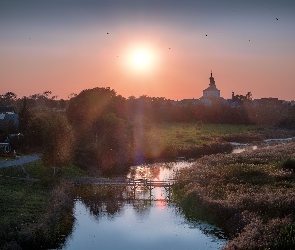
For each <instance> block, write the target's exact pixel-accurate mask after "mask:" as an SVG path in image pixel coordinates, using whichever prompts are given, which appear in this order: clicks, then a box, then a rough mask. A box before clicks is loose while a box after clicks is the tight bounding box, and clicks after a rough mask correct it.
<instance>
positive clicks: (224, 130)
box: [146, 123, 258, 148]
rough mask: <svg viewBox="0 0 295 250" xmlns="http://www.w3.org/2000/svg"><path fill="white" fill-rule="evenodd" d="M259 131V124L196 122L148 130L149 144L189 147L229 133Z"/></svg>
mask: <svg viewBox="0 0 295 250" xmlns="http://www.w3.org/2000/svg"><path fill="white" fill-rule="evenodd" d="M251 132H253V133H254V132H258V127H257V126H250V125H249V126H246V125H227V124H203V125H198V124H196V123H168V124H158V125H153V126H151V128H150V130H149V131H147V132H146V139H147V144H150V145H154V146H155V145H156V146H157V147H165V146H167V145H174V146H176V147H180V148H181V147H189V146H192V145H197V146H198V145H202V144H210V143H213V142H214V141H216V139H217V138H219V137H221V136H224V135H229V134H246V133H251Z"/></svg>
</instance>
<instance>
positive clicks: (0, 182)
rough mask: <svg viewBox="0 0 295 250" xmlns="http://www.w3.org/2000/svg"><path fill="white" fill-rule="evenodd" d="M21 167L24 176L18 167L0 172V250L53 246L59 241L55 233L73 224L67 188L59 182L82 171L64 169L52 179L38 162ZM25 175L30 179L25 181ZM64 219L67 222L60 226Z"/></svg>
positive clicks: (48, 172)
mask: <svg viewBox="0 0 295 250" xmlns="http://www.w3.org/2000/svg"><path fill="white" fill-rule="evenodd" d="M23 167H24V169H25V171H26V173H24V171H23V170H22V168H21V167H8V168H1V169H0V211H1V213H0V242H1V243H0V249H2V248H5V247H6V248H7V249H14V248H15V249H17V246H21V247H24V248H26V247H28V248H30V247H38V248H39V247H40V246H41V245H42V244H43V245H44V244H45V245H46V244H49V245H47V246H50V247H57V246H58V245H59V244H60V243H61V242H62V240H63V239H60V238H59V237H58V236H59V234H63V233H61V232H67V231H69V230H70V229H71V225H72V224H71V223H72V221H73V217H71V216H72V215H71V211H69V210H71V209H72V205H73V202H72V201H71V200H70V199H69V197H68V195H69V192H70V186H69V184H67V183H65V182H63V181H62V179H63V178H67V177H76V176H82V175H84V172H83V171H82V170H80V169H79V168H77V167H75V166H67V167H65V168H63V169H61V170H60V172H59V173H58V175H57V176H56V177H53V170H52V169H49V168H45V167H44V166H43V165H42V162H41V161H37V162H33V163H29V164H26V165H24V166H23ZM27 174H29V177H30V178H32V179H33V180H32V179H26V177H27ZM65 212H66V213H67V214H65ZM64 220H68V223H61V222H62V221H63V222H64ZM63 225H66V228H65V227H64V226H63ZM48 230H49V231H48ZM49 232H50V233H49ZM57 241H58V242H57ZM42 242H43V243H42ZM46 242H47V243H46ZM32 244H33V245H32ZM34 244H35V245H34Z"/></svg>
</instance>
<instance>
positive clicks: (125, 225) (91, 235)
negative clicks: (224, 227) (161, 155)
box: [63, 162, 226, 250]
mask: <svg viewBox="0 0 295 250" xmlns="http://www.w3.org/2000/svg"><path fill="white" fill-rule="evenodd" d="M190 164H191V163H187V162H178V163H169V164H153V165H145V166H136V167H132V168H131V171H130V173H129V174H128V177H130V178H135V179H148V180H153V181H162V180H171V179H173V177H174V175H175V174H176V173H177V171H178V170H179V169H181V168H183V167H187V166H189V165H190ZM129 191H130V190H129ZM90 192H94V193H95V192H96V189H95V188H94V190H91V191H90ZM112 197H113V198H111V199H109V198H106V196H104V197H96V198H89V196H86V198H85V197H82V196H81V197H80V196H79V195H77V198H76V201H75V208H74V215H75V218H76V220H75V224H74V228H73V232H72V234H71V235H70V236H69V237H68V239H67V241H66V243H65V245H64V247H63V249H67V250H76V249H77V250H78V249H108V250H115V249H116V250H117V249H128V250H135V249H141V250H145V249H147V250H148V249H149V250H150V249H154V250H166V249H167V250H168V249H169V250H180V249H181V250H192V249H194V250H196V249H200V250H201V249H202V250H203V249H221V248H222V247H223V246H224V245H225V244H226V240H225V238H224V237H223V233H222V231H221V230H220V229H218V228H216V227H215V226H213V225H209V224H206V223H204V222H200V221H189V220H188V219H187V218H186V217H185V216H184V214H183V213H182V211H181V209H180V208H179V207H178V206H177V205H176V204H174V203H172V202H169V194H168V191H166V190H165V188H163V187H157V188H154V189H153V190H152V192H151V193H150V191H148V190H144V189H141V188H137V189H136V192H135V193H133V198H132V199H127V198H128V197H130V196H129V195H128V190H124V191H120V194H118V193H117V194H113V196H112ZM91 199H94V200H95V201H91Z"/></svg>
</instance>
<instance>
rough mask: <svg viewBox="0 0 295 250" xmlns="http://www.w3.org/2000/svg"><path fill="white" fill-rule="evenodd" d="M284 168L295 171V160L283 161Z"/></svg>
mask: <svg viewBox="0 0 295 250" xmlns="http://www.w3.org/2000/svg"><path fill="white" fill-rule="evenodd" d="M282 168H283V169H289V170H292V171H295V159H292V158H288V159H286V160H285V161H283V163H282Z"/></svg>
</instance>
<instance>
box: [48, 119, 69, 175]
mask: <svg viewBox="0 0 295 250" xmlns="http://www.w3.org/2000/svg"><path fill="white" fill-rule="evenodd" d="M49 118H50V119H49V120H48V121H47V123H46V125H45V127H44V129H43V154H42V161H43V163H44V165H45V166H47V167H53V169H54V175H55V173H56V172H57V171H58V169H59V168H61V167H63V166H65V165H67V164H68V163H69V162H70V161H71V157H72V146H73V138H74V137H73V131H72V128H71V126H70V125H69V123H68V121H67V119H66V117H65V116H63V115H61V114H51V115H50V116H49Z"/></svg>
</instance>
